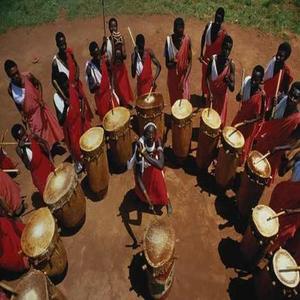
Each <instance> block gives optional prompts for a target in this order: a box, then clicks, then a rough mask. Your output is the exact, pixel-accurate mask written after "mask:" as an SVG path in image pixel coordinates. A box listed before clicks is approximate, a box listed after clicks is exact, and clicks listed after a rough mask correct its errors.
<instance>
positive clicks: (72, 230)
mask: <svg viewBox="0 0 300 300" xmlns="http://www.w3.org/2000/svg"><path fill="white" fill-rule="evenodd" d="M85 220H86V214H85V215H84V217H83V218H82V219H81V221H80V222H79V223H78V224H77V225H76V226H75V227H72V228H67V227H64V226H63V225H62V224H61V222H59V221H57V222H58V225H59V228H60V233H59V235H60V236H72V235H74V234H76V233H77V232H78V231H79V230H80V229H81V228H82V227H83V225H84V223H85Z"/></svg>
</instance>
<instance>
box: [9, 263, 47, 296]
mask: <svg viewBox="0 0 300 300" xmlns="http://www.w3.org/2000/svg"><path fill="white" fill-rule="evenodd" d="M16 292H17V293H18V295H16V296H13V297H12V300H41V299H49V295H48V286H47V278H46V276H45V275H44V273H43V272H41V271H38V270H35V269H31V270H30V271H29V272H28V273H27V274H26V275H25V276H24V277H22V278H21V279H20V281H19V282H18V284H17V287H16Z"/></svg>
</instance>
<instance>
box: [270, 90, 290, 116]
mask: <svg viewBox="0 0 300 300" xmlns="http://www.w3.org/2000/svg"><path fill="white" fill-rule="evenodd" d="M287 100H288V96H287V95H284V96H281V97H280V96H279V97H278V101H279V102H278V103H277V105H276V107H275V112H274V117H273V119H282V118H283V115H284V113H285V110H286V106H287Z"/></svg>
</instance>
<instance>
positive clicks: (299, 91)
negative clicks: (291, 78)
mask: <svg viewBox="0 0 300 300" xmlns="http://www.w3.org/2000/svg"><path fill="white" fill-rule="evenodd" d="M288 101H289V104H290V105H296V107H297V110H298V111H300V82H299V81H295V82H294V83H293V84H292V86H291V88H290V90H289V94H288Z"/></svg>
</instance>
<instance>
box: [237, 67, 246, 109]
mask: <svg viewBox="0 0 300 300" xmlns="http://www.w3.org/2000/svg"><path fill="white" fill-rule="evenodd" d="M244 80H245V69H244V68H242V79H241V89H240V90H241V98H242V99H243V95H244V88H243V83H244ZM242 99H241V101H240V102H239V109H238V110H240V109H241V105H242Z"/></svg>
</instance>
